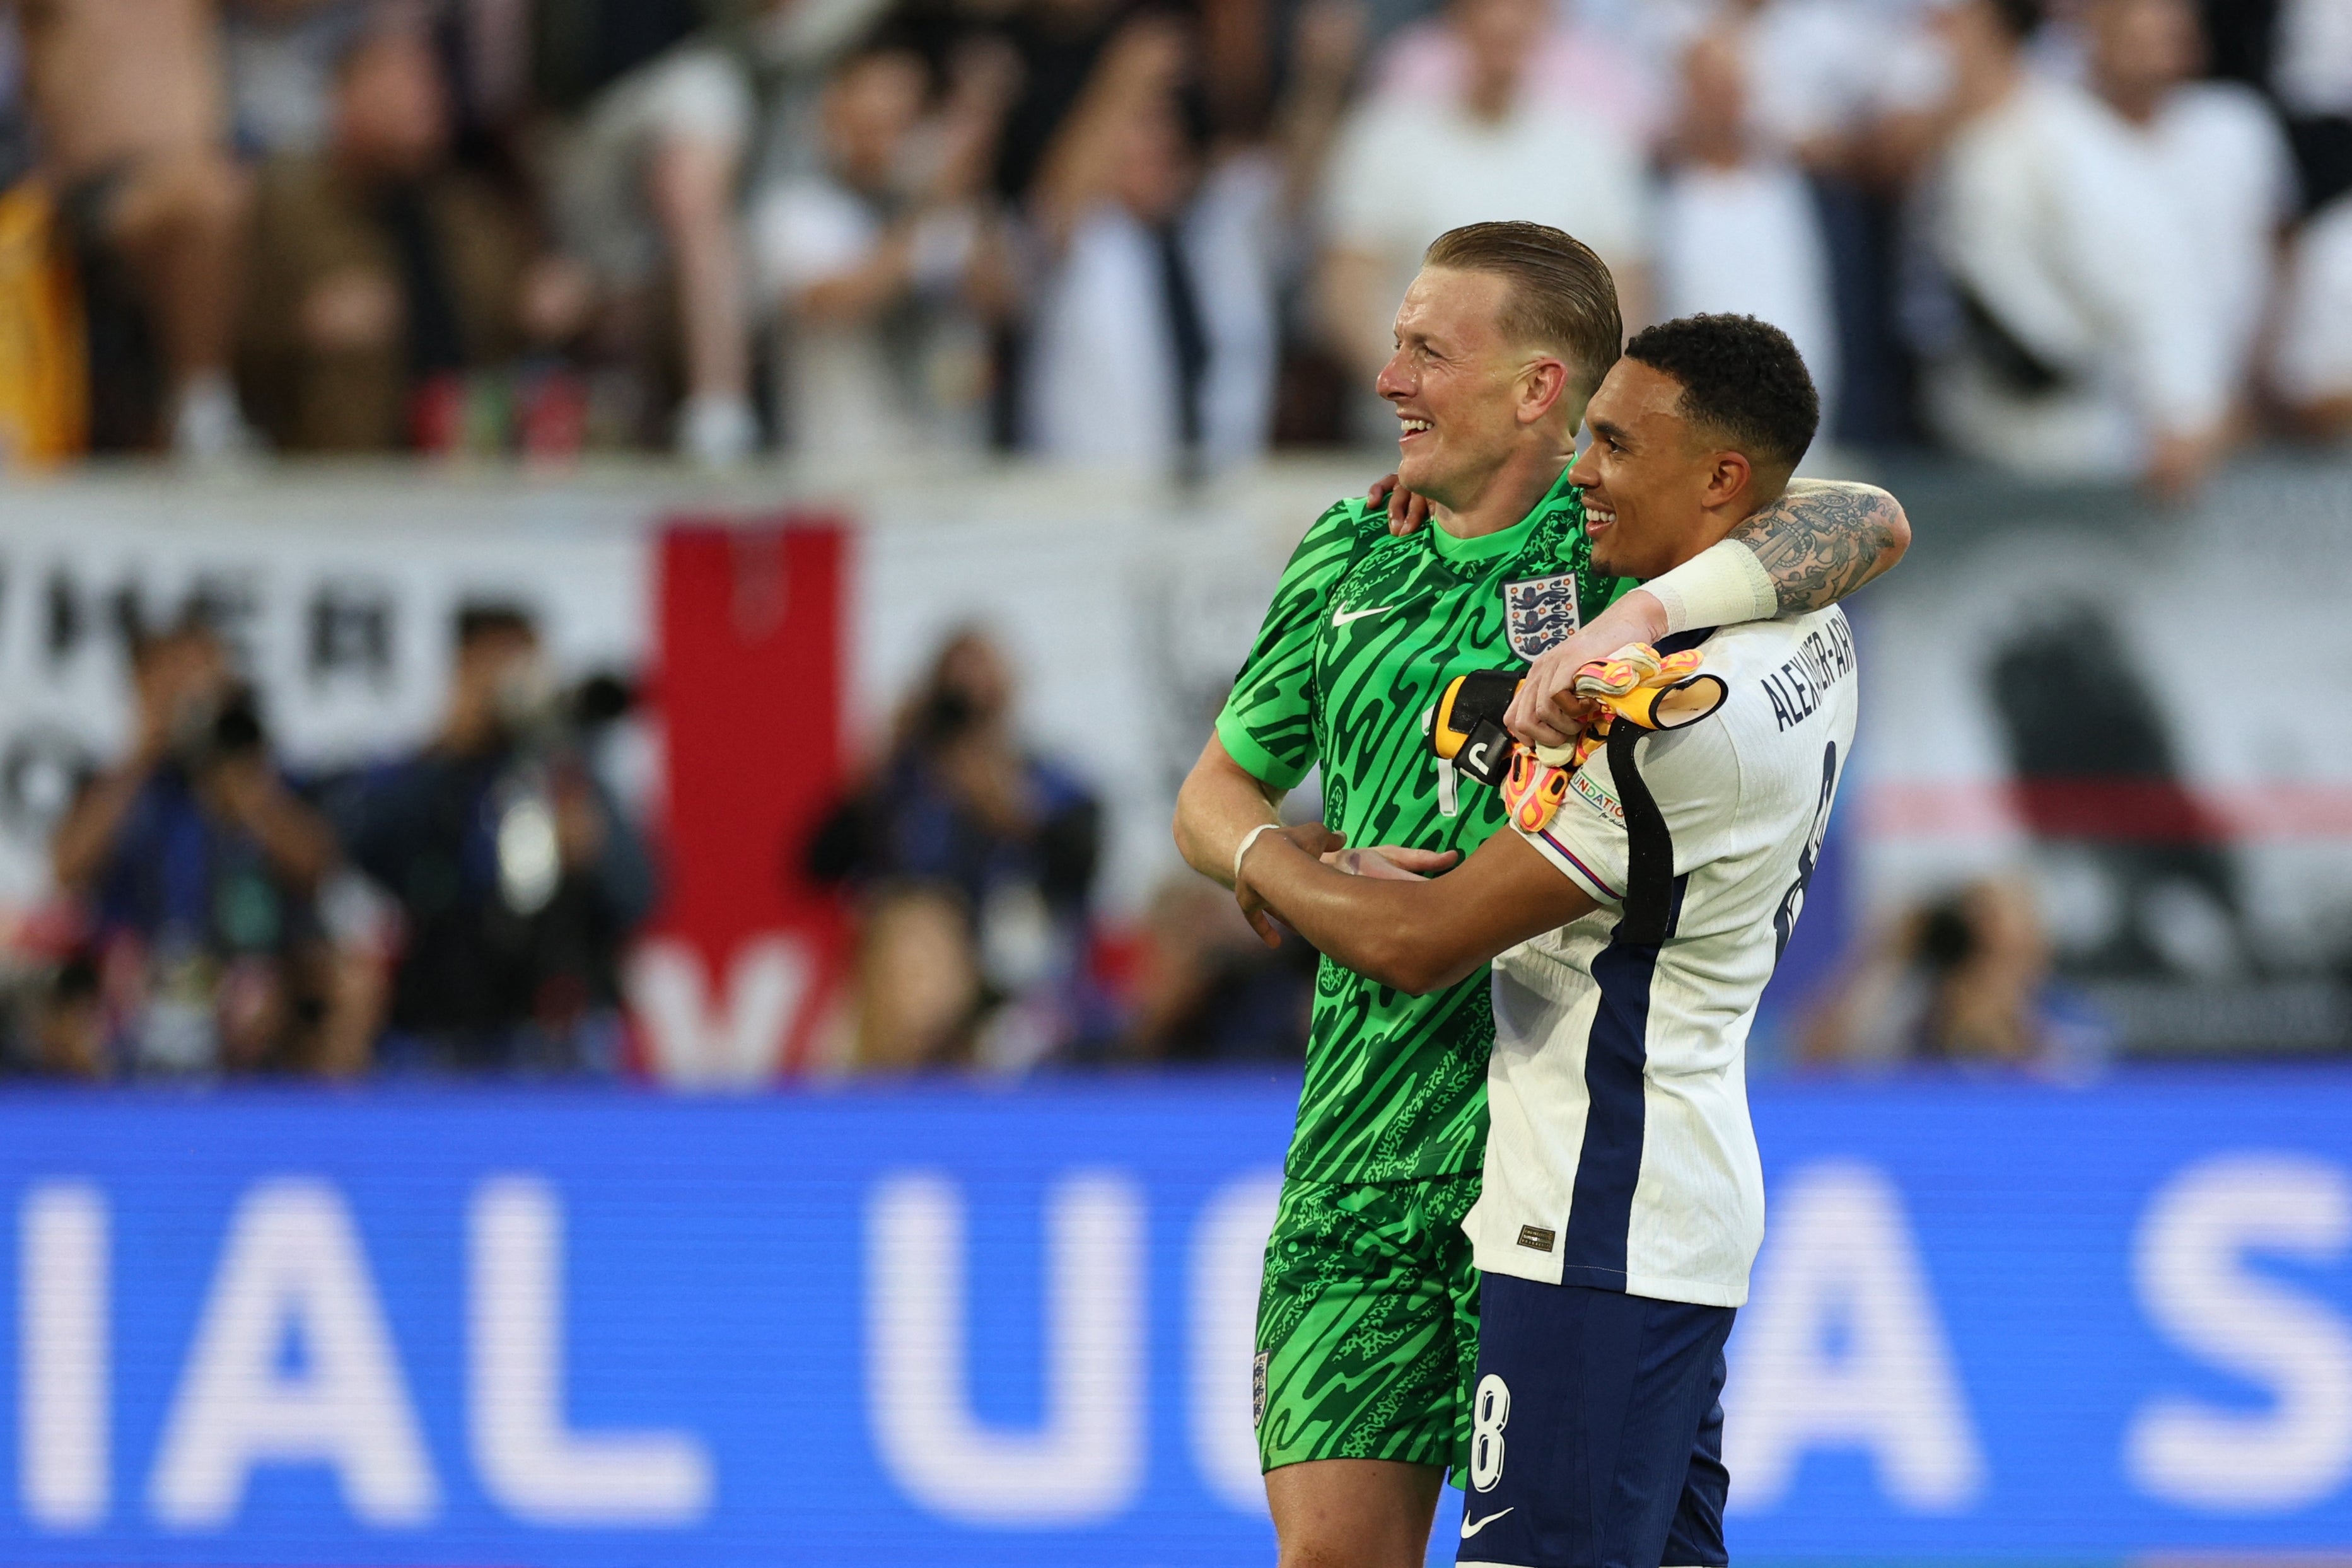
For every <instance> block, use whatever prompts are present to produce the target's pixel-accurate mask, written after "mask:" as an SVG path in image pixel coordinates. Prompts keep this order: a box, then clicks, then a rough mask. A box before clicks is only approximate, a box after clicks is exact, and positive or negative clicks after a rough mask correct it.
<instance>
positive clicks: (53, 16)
mask: <svg viewBox="0 0 2352 1568" xmlns="http://www.w3.org/2000/svg"><path fill="white" fill-rule="evenodd" d="M14 9H15V11H16V16H17V18H18V21H19V26H20V27H21V31H22V37H23V43H24V52H25V78H26V88H27V96H28V99H29V102H30V105H31V108H32V111H33V113H32V118H33V121H34V126H35V130H36V131H37V136H38V141H39V147H40V150H41V157H42V160H43V166H42V172H43V174H44V176H45V178H46V179H47V181H48V182H49V183H50V184H51V186H52V187H53V188H54V189H55V190H57V191H58V193H59V201H60V205H61V207H62V210H63V211H64V213H65V214H66V217H67V220H68V225H69V227H70V230H71V232H72V234H73V236H74V240H75V244H76V247H77V249H78V251H79V256H80V259H81V267H82V272H83V279H84V284H85V290H86V294H87V296H88V298H89V308H90V311H91V317H92V326H91V336H92V345H91V347H92V353H91V366H92V370H93V372H94V376H93V384H92V388H91V394H92V420H91V438H92V441H93V443H94V444H96V445H98V446H99V447H100V448H101V449H110V450H122V449H135V448H140V447H144V446H147V445H150V444H152V443H153V442H154V440H155V439H156V438H157V436H158V435H159V434H160V435H161V437H162V439H163V442H164V444H167V445H168V446H169V447H170V448H171V449H172V450H173V451H174V452H176V453H178V454H180V455H183V456H186V457H191V458H196V459H205V460H210V459H217V458H222V457H226V456H230V455H235V454H236V453H238V452H240V451H241V450H243V449H244V448H246V447H247V445H248V444H249V436H248V434H247V431H246V428H245V424H244V420H243V418H242V416H241V414H240V413H239V412H238V409H237V403H236V391H235V389H234V387H233V386H232V385H231V383H230V379H229V359H230V350H231V348H232V345H233V342H234V339H235V332H236V317H237V311H236V303H237V298H238V293H239V288H240V281H239V273H240V266H241V255H242V248H243V243H242V242H243V239H244V231H245V224H246V220H247V213H248V210H249V207H250V202H251V192H250V186H249V183H248V182H247V179H246V177H245V175H244V173H243V172H242V171H240V170H239V169H238V167H237V165H236V162H235V161H234V159H233V158H232V156H231V154H230V151H229V146H228V132H229V124H228V110H227V103H226V89H225V86H224V83H223V80H222V68H221V49H220V38H219V16H218V14H217V11H216V9H215V5H213V3H212V0H48V3H47V4H44V5H18V6H16V7H14Z"/></svg>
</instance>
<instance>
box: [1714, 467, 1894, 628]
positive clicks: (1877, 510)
mask: <svg viewBox="0 0 2352 1568" xmlns="http://www.w3.org/2000/svg"><path fill="white" fill-rule="evenodd" d="M1900 515H1901V510H1900V507H1898V506H1897V505H1896V503H1895V497H1892V496H1890V495H1888V494H1887V493H1886V492H1885V491H1884V490H1881V489H1879V488H1877V487H1876V486H1871V485H1853V484H1843V483H1831V482H1827V481H1821V480H1806V479H1792V480H1790V482H1789V488H1788V490H1787V492H1786V493H1785V494H1783V495H1782V496H1781V497H1780V499H1779V500H1777V501H1775V502H1773V503H1772V504H1771V505H1770V506H1769V507H1765V508H1764V509H1763V510H1762V511H1759V512H1758V513H1756V514H1755V515H1754V516H1752V517H1748V519H1747V521H1745V522H1743V523H1741V524H1740V525H1739V526H1738V528H1734V529H1732V530H1731V538H1735V539H1738V541H1739V542H1740V543H1741V544H1744V545H1746V546H1747V547H1748V549H1752V550H1754V551H1755V552H1756V559H1758V560H1759V561H1762V562H1763V563H1764V570H1765V572H1766V573H1767V574H1768V575H1769V576H1770V578H1771V579H1772V586H1773V588H1774V589H1775V590H1777V591H1778V592H1779V594H1780V613H1781V614H1783V615H1788V614H1791V613H1799V612H1811V611H1815V610H1819V609H1821V608H1822V607H1823V606H1825V605H1830V604H1834V603H1836V602H1837V601H1839V600H1841V599H1843V598H1844V597H1845V596H1846V595H1847V594H1849V593H1852V592H1853V591H1854V590H1855V589H1857V588H1860V587H1861V586H1862V585H1863V584H1864V583H1865V582H1868V581H1869V580H1871V579H1872V578H1874V577H1875V576H1877V575H1878V572H1879V570H1880V566H1879V560H1880V557H1881V556H1882V555H1883V554H1884V553H1885V549H1886V548H1887V547H1888V546H1889V545H1891V544H1892V543H1894V542H1895V527H1894V520H1895V517H1898V516H1900Z"/></svg>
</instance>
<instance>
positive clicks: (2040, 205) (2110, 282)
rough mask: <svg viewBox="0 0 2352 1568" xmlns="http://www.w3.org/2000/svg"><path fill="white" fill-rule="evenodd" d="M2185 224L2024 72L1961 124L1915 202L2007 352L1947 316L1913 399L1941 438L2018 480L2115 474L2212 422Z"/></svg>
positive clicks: (2215, 392)
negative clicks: (2156, 441)
mask: <svg viewBox="0 0 2352 1568" xmlns="http://www.w3.org/2000/svg"><path fill="white" fill-rule="evenodd" d="M2193 211H2194V208H2193V207H2192V206H2189V205H2187V204H2184V203H2183V202H2182V201H2181V200H2179V199H2178V197H2177V196H2176V193H2173V192H2171V191H2169V190H2168V189H2167V188H2166V186H2165V184H2164V182H2163V180H2162V178H2161V177H2160V176H2159V174H2158V170H2157V165H2156V163H2155V162H2154V161H2153V160H2152V159H2151V158H2150V157H2149V156H2148V155H2147V150H2146V149H2145V148H2143V147H2142V146H2141V145H2140V144H2139V142H2138V141H2137V139H2136V138H2135V137H2134V136H2133V134H2132V132H2131V131H2130V129H2129V128H2128V127H2127V126H2126V124H2125V123H2124V121H2123V120H2121V119H2120V118H2119V117H2118V116H2117V115H2116V113H2115V112H2114V111H2113V110H2109V109H2108V108H2107V106H2106V105H2105V104H2104V103H2101V102H2100V101H2099V100H2098V99H2095V98H2093V97H2092V96H2091V95H2090V94H2089V93H2088V92H2086V91H2084V89H2081V88H2079V87H2075V86H2074V85H2072V84H2071V83H2066V82H2060V81H2054V80H2051V79H2048V78H2042V77H2039V76H2029V77H2028V78H2026V80H2025V82H2024V83H2023V84H2022V85H2021V86H2020V87H2019V89H2017V91H2016V92H2014V93H2013V94H2011V97H2010V98H2009V99H2008V100H2007V101H2005V102H2004V103H2002V104H2000V106H1999V107H1998V108H1996V109H1994V110H1991V111H1990V113H1988V114H1985V115H1983V116H1982V117H1980V118H1979V119H1977V120H1973V121H1971V122H1969V124H1968V125H1966V126H1963V127H1962V128H1961V129H1960V131H1958V134H1957V135H1955V137H1954V138H1953V140H1952V142H1951V145H1950V146H1949V148H1948V150H1947V152H1946V154H1945V157H1944V161H1943V163H1942V166H1941V168H1940V169H1939V170H1938V172H1937V176H1936V179H1935V181H1934V183H1933V184H1932V186H1931V188H1930V190H1929V192H1928V193H1927V197H1926V215H1927V240H1928V244H1929V246H1930V248H1931V249H1932V251H1933V253H1934V256H1935V257H1936V259H1937V261H1938V262H1939V263H1940V265H1941V267H1942V269H1943V271H1944V273H1945V274H1946V276H1947V277H1948V278H1949V279H1950V281H1951V284H1952V286H1953V288H1954V291H1955V297H1956V298H1958V297H1960V296H1972V297H1973V298H1974V299H1975V300H1976V301H1977V302H1978V303H1979V305H1980V306H1981V308H1982V309H1983V311H1984V313H1985V315H1986V316H1987V317H1989V318H1990V319H1991V321H1992V322H1994V323H1996V324H1997V326H1998V328H1999V329H2000V333H2002V334H2005V335H2006V338H2007V340H2008V342H2009V344H2010V348H2009V349H2008V350H2006V351H2005V352H1996V351H1994V350H1991V348H1990V343H1991V341H1992V340H1993V334H1990V333H1987V332H1985V331H1984V330H1982V329H1969V328H1966V327H1963V326H1962V325H1960V318H1961V313H1960V311H1959V308H1958V306H1957V305H1956V306H1955V308H1954V311H1953V320H1952V321H1951V322H1950V323H1948V324H1947V330H1946V331H1944V332H1943V333H1941V334H1939V335H1940V336H1941V337H1942V338H1943V339H1944V340H1943V341H1942V342H1940V343H1938V344H1937V345H1934V356H1933V357H1934V361H1935V362H1934V363H1933V364H1932V365H1931V366H1930V373H1929V376H1928V381H1927V403H1928V407H1929V410H1930V412H1931V413H1932V415H1933V416H1934V418H1935V419H1936V421H1937V424H1938V425H1939V426H1940V427H1941V428H1942V431H1943V433H1944V434H1945V435H1946V437H1947V438H1948V439H1949V440H1951V441H1952V442H1953V443H1954V444H1956V445H1958V446H1959V447H1960V448H1961V449H1963V450H1964V451H1967V452H1970V453H1973V454H1975V455H1979V456H1981V457H1984V458H1987V459H1989V460H1991V461H1995V462H1998V463H2000V464H2001V465H2003V466H2005V467H2008V468H2011V469H2013V470H2015V471H2017V472H2020V473H2024V474H2030V475H2035V476H2042V477H2050V478H2070V477H2071V478H2121V477H2125V476H2130V475H2132V474H2134V473H2137V471H2138V470H2139V469H2140V467H2141V465H2143V463H2144V462H2145V459H2146V456H2147V450H2148V445H2149V443H2150V441H2151V440H2152V439H2153V437H2155V436H2156V435H2158V434H2165V433H2179V434H2189V433H2193V432H2200V431H2203V430H2206V429H2208V428H2210V426H2211V425H2212V424H2213V423H2215V422H2216V421H2217V420H2218V419H2220V417H2221V413H2222V412H2223V409H2224V407H2225V405H2226V402H2227V399H2228V375H2227V371H2226V367H2225V366H2224V364H2223V363H2222V361H2221V357H2220V355H2219V354H2218V352H2217V345H2219V344H2220V343H2221V340H2222V338H2223V333H2222V331H2221V328H2220V326H2219V325H2218V311H2217V308H2216V306H2215V304H2214V302H2213V301H2212V300H2211V299H2210V298H2208V297H2207V296H2206V295H2205V294H2204V293H2203V292H2201V291H2200V289H2199V288H2198V287H2196V278H2197V272H2196V268H2195V267H2194V266H2193V265H2192V264H2191V263H2190V261H2189V245H2190V244H2191V243H2192V241H2191V238H2190V235H2189V229H2190V228H2191V227H2193V220H2192V218H2191V217H2190V215H2189V214H2191V213H2192V212H2193ZM2004 363H2006V364H2007V365H2008V366H2009V367H2011V368H2010V369H2009V370H2007V371H2005V370H2004V368H2003V366H2004ZM2021 366H2032V367H2035V368H2037V369H2038V370H2039V371H2042V372H2045V373H2046V374H2047V375H2048V376H2049V377H2051V378H2054V384H2050V385H2045V386H2040V387H2037V386H2034V385H2032V383H2031V382H2029V380H2028V379H2027V378H2026V377H2025V376H2023V375H2021V374H2019V373H2016V370H2017V368H2018V367H2021Z"/></svg>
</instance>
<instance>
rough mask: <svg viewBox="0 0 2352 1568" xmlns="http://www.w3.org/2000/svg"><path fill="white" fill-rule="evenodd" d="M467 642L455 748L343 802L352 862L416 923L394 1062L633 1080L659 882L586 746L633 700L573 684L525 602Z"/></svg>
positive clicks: (395, 1015)
mask: <svg viewBox="0 0 2352 1568" xmlns="http://www.w3.org/2000/svg"><path fill="white" fill-rule="evenodd" d="M455 636H456V643H457V648H456V658H455V661H454V664H453V667H452V671H451V677H450V689H449V705H448V709H447V714H446V717H445V719H444V720H443V723H442V727H441V733H440V734H439V736H438V737H436V738H435V739H434V741H433V742H432V743H431V744H430V745H428V746H426V747H425V748H424V749H423V750H422V751H420V752H418V753H417V754H416V755H415V756H414V757H411V758H405V759H404V760H402V761H399V762H395V763H391V764H388V765H386V766H384V767H383V768H377V769H374V770H373V771H371V772H370V773H368V774H366V775H364V776H363V777H362V778H361V779H358V780H356V781H355V783H354V785H353V786H352V788H350V789H346V790H344V791H341V792H339V794H338V797H337V800H336V802H335V812H336V817H337V821H338V825H339V826H341V829H342V831H343V841H344V842H345V843H346V844H348V845H349V846H350V849H351V852H352V859H353V860H354V861H355V862H358V864H359V866H360V868H361V869H362V870H363V871H364V872H366V873H367V874H368V875H369V876H370V877H371V878H373V880H374V881H375V882H376V883H378V884H379V885H381V886H382V887H383V888H384V889H385V890H387V891H388V892H390V893H391V894H392V895H393V897H394V899H395V900H397V901H398V903H399V904H400V909H401V914H402V915H403V917H404V918H403V925H404V936H403V941H402V946H401V951H400V954H399V956H398V958H397V960H396V961H395V966H394V970H393V973H392V977H391V987H390V998H389V1013H388V1017H387V1019H386V1028H385V1030H384V1033H383V1038H382V1040H380V1041H379V1042H378V1046H377V1059H378V1061H381V1062H383V1064H385V1065H386V1066H389V1067H392V1068H394V1069H395V1070H397V1069H420V1068H421V1069H439V1070H444V1071H449V1070H455V1071H482V1072H524V1073H539V1072H571V1071H590V1072H611V1071H616V1070H617V1069H618V1068H619V1067H620V1065H621V1042H622V1027H621V1014H620V981H619V964H620V955H621V949H622V946H623V945H624V944H625V942H626V940H627V939H628V936H629V934H630V933H631V932H632V931H634V930H635V927H636V925H637V924H638V923H639V922H640V921H642V920H643V919H644V918H645V916H646V913H647V912H648V911H649V910H650V909H651V907H652V905H653V901H654V874H653V868H652V865H651V863H650V862H649V860H648V858H647V856H646V849H645V846H644V843H643V842H642V841H641V840H640V839H639V838H638V836H637V835H636V833H635V831H633V830H632V828H631V827H630V825H629V823H628V821H626V819H625V817H624V816H623V815H622V813H621V812H620V811H619V810H617V809H616V808H615V807H614V803H613V801H612V800H611V798H610V796H609V795H608V793H607V792H606V790H605V789H604V786H603V785H602V784H601V783H600V782H599V781H598V779H596V777H595V774H594V773H593V770H592V769H591V768H590V767H589V764H588V759H587V757H586V755H585V751H584V747H585V744H586V742H587V741H588V739H589V738H590V737H591V734H592V732H593V729H594V728H595V727H597V726H598V725H601V724H603V723H604V722H607V721H609V720H611V719H613V718H614V717H617V716H619V714H620V713H621V712H622V711H623V710H624V709H625V707H626V706H627V694H626V693H625V691H623V690H622V689H621V688H620V687H619V686H618V684H617V683H615V682H614V681H611V680H609V679H599V680H595V681H591V682H589V683H587V684H586V685H583V686H582V687H580V688H578V689H577V690H569V691H567V690H564V689H562V688H559V687H558V686H557V685H556V684H555V682H554V680H553V679H552V677H551V674H550V672H549V669H548V665H547V663H546V659H545V657H544V655H543V653H542V652H541V646H540V640H539V629H538V626H537V624H536V622H534V621H533V619H532V617H531V615H530V612H528V611H527V610H524V609H522V608H521V607H520V606H518V605H513V604H506V603H475V604H469V605H467V606H465V607H463V608H461V609H460V610H459V611H458V612H457V620H456V625H455Z"/></svg>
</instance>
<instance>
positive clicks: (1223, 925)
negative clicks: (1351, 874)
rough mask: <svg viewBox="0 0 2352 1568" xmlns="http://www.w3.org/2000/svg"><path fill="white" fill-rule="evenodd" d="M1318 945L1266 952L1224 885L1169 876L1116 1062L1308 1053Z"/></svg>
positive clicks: (1148, 917) (1272, 1058) (1152, 917)
mask: <svg viewBox="0 0 2352 1568" xmlns="http://www.w3.org/2000/svg"><path fill="white" fill-rule="evenodd" d="M1317 965H1318V958H1317V956H1316V954H1315V950H1314V949H1313V948H1311V947H1309V946H1307V944H1306V943H1304V942H1302V941H1300V940H1299V939H1298V938H1297V936H1286V937H1285V938H1284V939H1283V944H1282V946H1280V947H1278V948H1275V949H1272V950H1268V948H1267V947H1266V945H1265V943H1264V942H1261V941H1259V940H1258V936H1257V933H1256V932H1255V931H1252V930H1251V929H1250V928H1249V922H1248V921H1246V920H1244V919H1243V918H1242V913H1241V911H1240V909H1239V908H1237V907H1236V906H1235V905H1234V901H1233V900H1232V899H1231V898H1228V897H1226V896H1225V894H1224V893H1223V890H1222V889H1220V888H1218V887H1216V886H1215V885H1213V883H1208V882H1205V881H1203V880H1202V879H1201V878H1200V877H1197V876H1183V875H1179V876H1175V877H1171V879H1169V880H1168V881H1166V882H1164V883H1160V886H1159V888H1158V889H1156V890H1155V891H1154V892H1153V894H1152V895H1151V904H1150V908H1149V909H1147V910H1146V911H1145V912H1144V917H1143V940H1142V947H1141V955H1140V957H1139V962H1138V964H1137V966H1136V974H1135V976H1134V978H1133V981H1132V983H1131V985H1130V986H1129V991H1128V997H1127V1002H1128V1021H1127V1028H1126V1030H1125V1032H1124V1033H1123V1034H1122V1035H1121V1036H1120V1038H1119V1040H1118V1042H1117V1045H1116V1047H1115V1049H1114V1051H1113V1052H1112V1060H1114V1061H1129V1062H1136V1063H1152V1064H1162V1065H1171V1066H1172V1065H1180V1064H1181V1065H1192V1066H1238V1065H1244V1064H1251V1063H1259V1062H1285V1063H1296V1062H1298V1061H1303V1060H1304V1059H1305V1055H1306V1048H1307V1024H1308V1021H1309V1017H1308V1015H1309V1013H1310V1012H1311V1011H1312V1009H1313V1007H1314V1002H1315V972H1316V967H1317Z"/></svg>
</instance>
